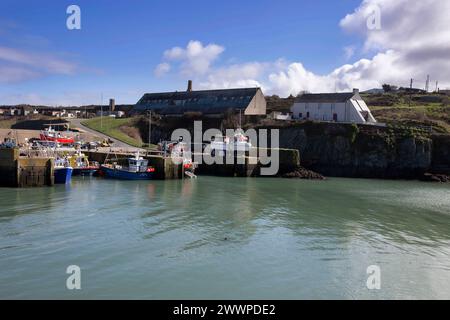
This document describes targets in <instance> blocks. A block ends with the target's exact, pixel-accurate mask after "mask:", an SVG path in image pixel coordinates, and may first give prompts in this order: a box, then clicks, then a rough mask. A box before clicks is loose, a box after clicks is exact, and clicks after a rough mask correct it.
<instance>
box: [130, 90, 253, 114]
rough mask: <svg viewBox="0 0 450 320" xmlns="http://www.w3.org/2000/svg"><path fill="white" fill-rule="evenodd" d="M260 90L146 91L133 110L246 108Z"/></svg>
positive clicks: (223, 109)
mask: <svg viewBox="0 0 450 320" xmlns="http://www.w3.org/2000/svg"><path fill="white" fill-rule="evenodd" d="M258 90H259V88H241V89H221V90H201V91H180V92H177V91H176V92H162V93H146V94H144V95H143V96H142V98H141V99H140V100H139V101H138V102H137V103H136V106H135V107H134V108H133V110H134V111H145V110H155V111H160V112H161V113H162V114H177V113H183V112H187V111H200V112H203V113H218V112H224V111H226V110H228V109H245V108H247V106H248V105H249V103H250V101H251V100H252V99H253V97H254V96H255V94H256V92H257V91H258Z"/></svg>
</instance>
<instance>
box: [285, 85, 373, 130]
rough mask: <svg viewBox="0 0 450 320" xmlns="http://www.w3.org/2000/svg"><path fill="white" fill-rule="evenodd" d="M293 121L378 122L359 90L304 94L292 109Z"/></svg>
mask: <svg viewBox="0 0 450 320" xmlns="http://www.w3.org/2000/svg"><path fill="white" fill-rule="evenodd" d="M291 112H292V117H293V119H303V120H307V119H309V120H316V121H335V122H355V123H373V122H377V121H376V120H375V118H374V117H373V115H372V113H371V112H370V110H369V108H368V107H367V105H366V103H365V102H364V100H363V99H362V98H361V96H360V95H359V90H358V89H353V92H345V93H319V94H303V95H301V96H299V97H298V98H297V99H296V101H295V102H294V104H293V106H292V107H291Z"/></svg>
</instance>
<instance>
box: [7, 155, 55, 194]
mask: <svg viewBox="0 0 450 320" xmlns="http://www.w3.org/2000/svg"><path fill="white" fill-rule="evenodd" d="M53 183H54V176H53V160H52V159H50V158H25V157H20V156H19V149H17V148H14V149H0V186H2V187H15V188H17V187H19V188H22V187H41V186H46V185H48V186H51V185H53Z"/></svg>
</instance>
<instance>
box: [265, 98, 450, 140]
mask: <svg viewBox="0 0 450 320" xmlns="http://www.w3.org/2000/svg"><path fill="white" fill-rule="evenodd" d="M361 96H362V97H363V99H364V101H366V103H367V105H368V106H369V108H370V110H372V113H373V115H374V116H375V118H376V119H377V120H378V121H379V122H386V123H390V124H400V125H424V126H433V129H434V131H437V132H442V133H450V97H447V96H445V95H440V94H431V93H430V94H415V95H411V96H410V95H409V94H405V93H398V92H396V93H380V94H362V95H361ZM266 100H267V111H268V112H271V111H282V112H289V110H290V107H291V106H292V104H293V103H294V100H295V98H294V97H292V96H291V97H288V98H280V97H278V96H267V97H266Z"/></svg>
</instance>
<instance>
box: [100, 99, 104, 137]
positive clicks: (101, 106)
mask: <svg viewBox="0 0 450 320" xmlns="http://www.w3.org/2000/svg"><path fill="white" fill-rule="evenodd" d="M100 129H102V130H103V92H102V93H101V98H100Z"/></svg>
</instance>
